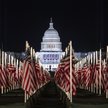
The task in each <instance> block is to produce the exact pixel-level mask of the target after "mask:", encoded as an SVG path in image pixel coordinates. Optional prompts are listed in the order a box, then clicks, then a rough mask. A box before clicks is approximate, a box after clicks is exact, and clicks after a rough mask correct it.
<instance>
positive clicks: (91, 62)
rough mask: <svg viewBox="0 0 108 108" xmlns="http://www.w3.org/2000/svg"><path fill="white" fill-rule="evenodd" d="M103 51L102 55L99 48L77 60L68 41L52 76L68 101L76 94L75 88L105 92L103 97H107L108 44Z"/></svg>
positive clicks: (96, 92)
mask: <svg viewBox="0 0 108 108" xmlns="http://www.w3.org/2000/svg"><path fill="white" fill-rule="evenodd" d="M105 53H106V54H105V55H104V56H103V55H102V54H103V53H102V49H100V50H99V51H94V52H92V53H91V54H90V55H87V56H86V57H85V58H82V59H81V60H77V58H76V57H75V54H74V49H73V48H72V42H70V43H69V45H68V47H67V48H66V51H65V56H64V57H63V58H62V59H61V62H60V64H59V66H58V69H57V70H56V72H55V76H54V78H55V82H56V84H57V86H58V87H59V88H60V89H61V90H62V91H63V92H64V93H65V94H66V95H67V97H68V99H69V100H70V102H72V98H73V96H75V95H77V89H82V90H88V91H89V92H91V93H95V94H97V95H99V96H101V95H103V94H105V95H106V97H105V98H106V99H107V98H108V46H107V47H106V51H105Z"/></svg>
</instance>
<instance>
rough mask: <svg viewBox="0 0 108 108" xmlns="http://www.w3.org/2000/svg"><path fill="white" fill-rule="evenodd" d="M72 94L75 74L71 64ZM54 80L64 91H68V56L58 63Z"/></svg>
mask: <svg viewBox="0 0 108 108" xmlns="http://www.w3.org/2000/svg"><path fill="white" fill-rule="evenodd" d="M72 70H73V71H72V73H71V74H72V94H73V95H76V75H75V68H74V66H72ZM55 82H56V84H57V85H59V87H60V88H61V89H63V90H64V91H65V92H68V93H70V57H69V56H68V57H66V58H65V59H63V60H62V62H61V63H60V64H59V66H58V69H57V71H56V73H55Z"/></svg>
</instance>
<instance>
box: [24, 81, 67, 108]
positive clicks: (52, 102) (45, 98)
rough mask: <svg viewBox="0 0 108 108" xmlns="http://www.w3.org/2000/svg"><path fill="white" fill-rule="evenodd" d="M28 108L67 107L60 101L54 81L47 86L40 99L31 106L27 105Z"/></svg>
mask: <svg viewBox="0 0 108 108" xmlns="http://www.w3.org/2000/svg"><path fill="white" fill-rule="evenodd" d="M26 108H65V105H64V104H63V103H62V102H61V101H60V98H59V95H58V93H57V90H56V85H55V83H54V81H53V80H52V81H51V82H50V83H49V84H47V85H46V87H45V89H44V91H43V92H42V93H41V95H40V96H39V98H38V99H37V100H36V101H35V102H32V105H31V106H30V105H29V107H28V106H27V105H26Z"/></svg>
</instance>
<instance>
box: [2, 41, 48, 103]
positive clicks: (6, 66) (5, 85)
mask: <svg viewBox="0 0 108 108" xmlns="http://www.w3.org/2000/svg"><path fill="white" fill-rule="evenodd" d="M25 52H26V58H25V59H24V60H23V61H20V60H18V59H16V58H15V57H13V56H11V55H9V54H7V53H6V52H4V51H2V50H0V92H1V94H5V93H7V92H9V91H12V90H15V89H19V88H22V89H23V90H24V92H25V93H24V102H25V103H26V101H27V100H28V99H29V97H30V96H32V95H33V94H34V93H36V92H37V90H39V89H40V88H41V87H43V86H44V85H45V84H47V83H48V82H49V81H50V73H49V72H48V71H46V70H45V69H44V68H43V67H42V65H41V64H40V62H39V60H38V59H37V58H36V53H35V50H34V49H33V48H32V47H30V45H29V43H28V42H27V41H26V50H25Z"/></svg>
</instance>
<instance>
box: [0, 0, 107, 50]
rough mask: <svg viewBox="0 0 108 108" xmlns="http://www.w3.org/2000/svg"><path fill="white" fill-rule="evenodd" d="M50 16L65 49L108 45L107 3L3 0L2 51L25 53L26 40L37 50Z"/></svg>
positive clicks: (100, 0) (94, 0)
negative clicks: (69, 46)
mask: <svg viewBox="0 0 108 108" xmlns="http://www.w3.org/2000/svg"><path fill="white" fill-rule="evenodd" d="M50 17H52V19H53V23H54V28H55V29H56V30H57V31H58V33H59V35H60V38H61V42H62V45H63V46H62V47H63V50H64V49H65V47H66V46H67V45H68V43H69V41H70V40H72V42H73V48H74V49H75V51H94V50H97V49H99V48H100V47H101V48H103V47H105V46H106V45H107V44H108V0H70V1H68V0H39V1H38V0H2V1H1V0H0V48H3V49H4V50H5V51H15V52H22V51H24V49H25V41H26V40H28V41H29V43H30V45H31V46H32V47H33V48H35V50H36V51H39V50H40V47H41V46H40V42H41V41H42V37H43V35H44V32H45V30H47V29H48V27H49V21H50Z"/></svg>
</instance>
